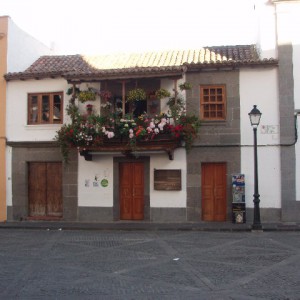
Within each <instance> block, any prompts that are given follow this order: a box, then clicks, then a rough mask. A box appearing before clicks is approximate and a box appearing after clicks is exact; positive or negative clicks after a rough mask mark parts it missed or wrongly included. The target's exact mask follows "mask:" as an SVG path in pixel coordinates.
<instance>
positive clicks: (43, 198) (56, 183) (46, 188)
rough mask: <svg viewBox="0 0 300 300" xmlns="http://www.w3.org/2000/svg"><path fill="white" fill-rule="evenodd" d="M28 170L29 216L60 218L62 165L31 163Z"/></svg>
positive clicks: (57, 163) (61, 206)
mask: <svg viewBox="0 0 300 300" xmlns="http://www.w3.org/2000/svg"><path fill="white" fill-rule="evenodd" d="M28 169H29V170H28V198H29V216H31V217H61V216H62V215H63V214H62V211H63V205H62V164H61V163H59V162H47V163H46V162H32V163H29V166H28Z"/></svg>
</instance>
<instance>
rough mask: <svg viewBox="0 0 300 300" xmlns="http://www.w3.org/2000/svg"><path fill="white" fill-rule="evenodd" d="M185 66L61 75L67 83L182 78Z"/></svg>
mask: <svg viewBox="0 0 300 300" xmlns="http://www.w3.org/2000/svg"><path fill="white" fill-rule="evenodd" d="M186 70H187V67H185V66H180V67H156V68H134V69H133V68H131V69H114V70H101V71H97V72H92V73H77V72H69V73H67V74H63V75H62V76H63V77H64V78H65V79H66V80H67V81H68V83H81V82H98V81H103V80H130V79H138V78H140V79H141V78H172V79H179V78H182V77H183V75H184V73H185V72H186Z"/></svg>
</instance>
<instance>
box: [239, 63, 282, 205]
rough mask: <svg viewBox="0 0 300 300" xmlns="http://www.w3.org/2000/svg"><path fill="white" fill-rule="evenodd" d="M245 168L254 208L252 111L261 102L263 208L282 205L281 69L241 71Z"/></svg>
mask: <svg viewBox="0 0 300 300" xmlns="http://www.w3.org/2000/svg"><path fill="white" fill-rule="evenodd" d="M240 103H241V111H240V114H241V115H240V118H241V145H242V148H241V171H242V173H244V174H245V182H246V206H247V207H253V193H254V152H253V129H252V127H251V125H250V120H249V116H248V113H249V112H250V111H251V109H252V108H253V105H257V108H258V109H259V110H260V111H261V113H262V117H261V121H260V125H259V127H258V130H257V142H258V177H259V178H258V180H259V193H260V195H261V196H260V199H261V203H260V206H261V207H273V208H280V207H281V188H280V187H281V172H280V170H281V169H280V147H279V146H278V144H279V143H280V139H279V107H278V103H279V96H278V89H277V69H276V68H270V69H269V68H265V69H255V70H252V69H243V70H241V72H240Z"/></svg>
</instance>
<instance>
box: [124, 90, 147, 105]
mask: <svg viewBox="0 0 300 300" xmlns="http://www.w3.org/2000/svg"><path fill="white" fill-rule="evenodd" d="M146 97H147V96H146V92H145V91H144V90H143V89H140V88H136V89H134V90H131V91H129V92H128V94H127V101H129V102H133V101H144V100H146Z"/></svg>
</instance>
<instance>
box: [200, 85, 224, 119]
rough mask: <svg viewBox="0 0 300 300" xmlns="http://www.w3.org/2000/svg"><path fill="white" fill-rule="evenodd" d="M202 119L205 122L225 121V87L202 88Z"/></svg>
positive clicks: (211, 86)
mask: <svg viewBox="0 0 300 300" xmlns="http://www.w3.org/2000/svg"><path fill="white" fill-rule="evenodd" d="M200 118H201V120H205V121H206V120H207V121H215V120H225V118H226V91H225V85H207V86H200Z"/></svg>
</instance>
